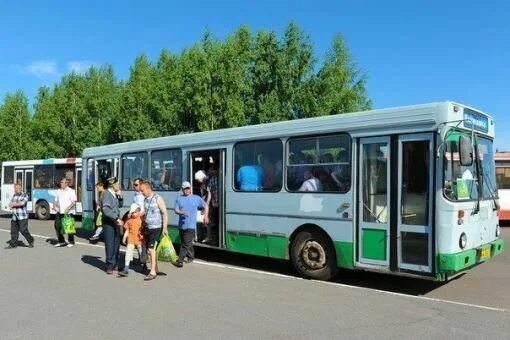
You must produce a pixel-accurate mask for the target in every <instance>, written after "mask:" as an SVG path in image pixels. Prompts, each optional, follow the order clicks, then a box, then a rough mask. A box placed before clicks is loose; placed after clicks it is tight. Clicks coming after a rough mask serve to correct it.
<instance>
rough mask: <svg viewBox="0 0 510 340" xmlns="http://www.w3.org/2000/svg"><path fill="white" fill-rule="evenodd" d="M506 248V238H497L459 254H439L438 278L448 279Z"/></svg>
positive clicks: (440, 279) (441, 279)
mask: <svg viewBox="0 0 510 340" xmlns="http://www.w3.org/2000/svg"><path fill="white" fill-rule="evenodd" d="M504 248H505V242H504V240H503V239H497V240H495V241H493V242H490V243H487V244H484V245H482V246H480V247H478V248H475V249H470V250H466V251H463V252H460V253H457V254H439V255H438V270H437V273H438V274H437V279H438V280H439V281H446V280H448V278H451V277H452V276H454V275H456V274H458V273H460V272H462V271H464V270H466V269H468V268H471V267H473V266H476V265H477V264H480V263H482V262H485V261H487V260H489V259H490V258H493V257H494V256H496V255H498V254H500V253H502V252H503V250H504Z"/></svg>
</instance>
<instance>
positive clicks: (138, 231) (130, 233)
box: [119, 203, 143, 277]
mask: <svg viewBox="0 0 510 340" xmlns="http://www.w3.org/2000/svg"><path fill="white" fill-rule="evenodd" d="M140 210H141V208H140V206H139V205H138V204H136V203H133V204H131V207H130V209H129V215H128V216H129V218H128V220H127V221H126V223H125V224H124V228H125V229H126V231H125V232H124V237H123V238H122V242H123V243H126V241H127V248H126V262H125V264H124V270H123V271H121V272H119V277H125V276H128V275H129V263H130V262H131V261H132V260H133V252H134V250H135V247H136V249H137V250H138V256H140V254H141V253H142V240H143V236H142V219H141V217H140Z"/></svg>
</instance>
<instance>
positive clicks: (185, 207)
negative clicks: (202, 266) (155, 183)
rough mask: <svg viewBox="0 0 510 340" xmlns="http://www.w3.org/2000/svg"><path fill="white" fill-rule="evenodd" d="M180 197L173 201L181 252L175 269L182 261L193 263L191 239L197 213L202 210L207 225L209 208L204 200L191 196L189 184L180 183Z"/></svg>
mask: <svg viewBox="0 0 510 340" xmlns="http://www.w3.org/2000/svg"><path fill="white" fill-rule="evenodd" d="M181 188H182V195H181V196H179V197H177V200H175V208H174V211H175V213H176V214H177V215H179V235H180V237H181V250H180V251H179V259H177V261H176V262H175V263H174V265H175V266H177V267H182V266H183V263H184V260H185V259H186V258H187V262H188V263H190V262H192V261H193V259H194V256H195V251H194V249H193V239H194V238H195V229H196V227H197V211H198V209H200V210H202V209H203V210H204V212H203V214H204V223H205V224H207V223H209V220H208V216H209V214H208V213H209V207H208V206H207V203H206V202H205V201H204V199H203V198H202V197H200V196H197V195H192V194H191V183H190V182H188V181H185V182H182V186H181Z"/></svg>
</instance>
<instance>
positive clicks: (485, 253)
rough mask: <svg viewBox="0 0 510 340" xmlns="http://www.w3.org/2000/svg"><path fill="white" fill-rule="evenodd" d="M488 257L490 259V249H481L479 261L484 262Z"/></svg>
mask: <svg viewBox="0 0 510 340" xmlns="http://www.w3.org/2000/svg"><path fill="white" fill-rule="evenodd" d="M489 257H491V248H485V249H482V253H481V254H480V261H485V260H487V259H488V258H489Z"/></svg>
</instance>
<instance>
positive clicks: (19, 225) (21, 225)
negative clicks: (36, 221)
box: [9, 219, 34, 247]
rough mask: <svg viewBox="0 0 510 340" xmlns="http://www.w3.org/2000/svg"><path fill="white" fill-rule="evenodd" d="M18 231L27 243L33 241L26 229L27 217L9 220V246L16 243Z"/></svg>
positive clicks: (14, 245)
mask: <svg viewBox="0 0 510 340" xmlns="http://www.w3.org/2000/svg"><path fill="white" fill-rule="evenodd" d="M19 233H21V235H23V237H24V238H25V239H26V240H27V242H28V243H34V238H33V237H32V235H30V232H29V231H28V219H24V220H16V221H11V241H10V242H9V243H10V244H11V246H13V247H16V246H17V245H18V237H19Z"/></svg>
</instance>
